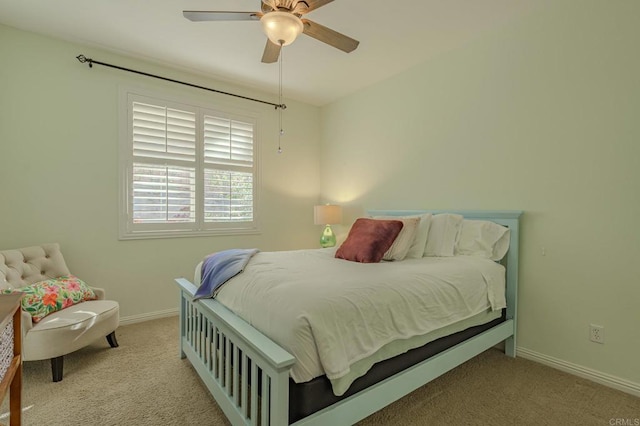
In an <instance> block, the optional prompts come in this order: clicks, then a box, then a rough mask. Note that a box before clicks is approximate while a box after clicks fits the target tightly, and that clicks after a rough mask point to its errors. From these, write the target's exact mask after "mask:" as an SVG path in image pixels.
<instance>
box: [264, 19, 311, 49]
mask: <svg viewBox="0 0 640 426" xmlns="http://www.w3.org/2000/svg"><path fill="white" fill-rule="evenodd" d="M260 22H262V29H263V30H264V32H265V34H266V35H267V37H269V40H271V41H272V42H273V43H275V44H278V45H280V44H281V45H282V46H287V45H289V44H291V43H293V42H294V40H295V39H296V37H298V36H299V35H300V33H301V32H302V30H303V29H304V24H303V23H302V21H301V20H300V18H298V17H297V16H296V15H294V14H292V13H289V12H279V11H273V12H269V13H265V14H264V15H263V16H262V18H260Z"/></svg>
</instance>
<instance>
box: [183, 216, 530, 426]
mask: <svg viewBox="0 0 640 426" xmlns="http://www.w3.org/2000/svg"><path fill="white" fill-rule="evenodd" d="M425 213H430V214H442V213H448V214H455V215H462V216H463V217H464V219H466V220H469V221H474V220H477V221H491V222H495V223H497V224H499V225H502V226H504V227H506V228H508V230H509V233H508V237H507V239H508V247H509V249H508V252H507V253H506V256H504V258H502V260H501V261H500V262H484V263H480V262H479V261H477V260H475V259H473V258H470V257H465V256H460V257H459V259H454V258H451V259H445V258H435V259H427V258H425V259H411V260H408V261H404V260H403V261H402V262H397V263H395V264H394V262H384V263H386V264H385V265H378V266H376V265H367V266H363V265H361V264H360V265H358V266H355V265H351V264H352V263H354V262H344V261H342V262H343V263H342V264H341V265H346V267H356V268H357V267H361V268H362V269H361V271H362V274H363V275H364V276H366V277H367V282H368V285H373V286H375V277H376V276H383V281H384V279H385V278H384V275H385V274H387V273H396V272H392V270H393V268H402V269H400V270H401V271H404V272H403V273H402V274H401V275H407V276H409V277H414V278H415V277H417V271H419V270H421V269H420V268H422V265H423V264H427V263H430V264H431V263H432V264H434V265H435V267H436V268H439V269H440V270H441V272H440V273H443V272H442V271H444V273H445V274H448V275H447V277H449V278H450V277H454V276H455V277H458V276H463V275H465V274H467V275H469V276H477V275H478V274H479V275H480V276H482V279H483V280H484V282H485V283H486V287H487V292H488V296H487V297H484V299H482V297H479V296H478V295H477V294H475V293H474V292H473V291H471V292H470V299H469V300H467V301H465V302H464V305H465V306H464V308H465V309H467V310H466V311H464V312H466V314H465V313H464V312H463V313H461V314H460V313H459V314H455V313H451V312H444V313H441V314H440V318H448V317H452V318H454V317H455V318H454V319H455V321H453V320H452V321H448V320H447V321H448V322H447V323H446V324H445V323H444V322H443V323H442V324H440V327H434V326H432V324H426V323H425V325H424V326H423V325H422V324H421V323H422V320H421V318H420V317H419V316H417V317H407V318H406V319H402V321H401V322H403V321H404V322H409V323H411V325H412V326H415V327H418V326H420V327H426V328H422V329H421V330H423V331H425V330H427V331H429V332H425V333H422V332H417V331H416V332H414V333H412V336H413V337H411V336H404V337H406V339H398V340H399V341H400V342H401V345H400V347H396V346H395V345H396V343H395V340H394V341H391V342H389V344H388V345H382V347H379V346H380V345H378V346H376V347H378V349H379V350H377V351H375V352H372V351H367V349H370V348H368V347H367V345H368V344H369V342H368V340H367V338H366V337H367V336H368V335H367V334H366V333H364V334H363V333H360V334H357V335H351V336H349V337H348V338H347V339H348V340H349V339H352V340H353V339H355V340H354V341H356V345H355V346H358V347H364V352H367V356H366V357H364V356H362V357H360V356H359V355H357V354H356V355H354V354H353V353H351V352H350V351H351V348H350V347H346V348H344V347H341V348H340V349H339V350H338V349H336V348H332V347H331V346H330V344H331V343H326V342H331V341H332V340H333V339H332V338H331V336H333V335H337V334H341V333H343V332H344V333H346V332H348V329H349V328H350V327H342V328H340V324H339V321H338V324H333V325H331V324H330V322H331V320H330V318H329V319H327V318H320V320H317V319H316V320H312V319H310V318H311V317H309V318H306V317H305V318H304V319H303V320H302V321H298V320H297V319H296V318H298V316H300V315H298V314H297V313H296V312H287V311H288V310H289V309H287V306H288V305H287V304H286V303H283V302H282V300H283V299H282V295H278V293H277V292H276V290H274V289H272V288H267V287H266V286H267V285H273V286H275V287H278V286H280V287H282V285H283V284H282V283H280V284H278V283H277V279H276V278H272V279H269V278H268V276H267V275H265V274H266V273H267V272H269V271H271V270H273V269H277V268H274V266H273V265H277V264H278V263H277V262H281V263H282V262H284V265H286V261H284V260H283V259H281V258H279V257H282V256H285V257H287V256H293V255H294V253H277V252H273V253H264V254H260V256H259V257H258V255H256V260H255V261H253V262H254V264H252V265H251V266H252V267H251V268H249V267H248V268H247V270H246V271H245V272H243V273H242V274H240V275H238V276H237V277H236V278H234V279H233V280H232V281H229V283H228V284H226V285H225V286H224V287H223V288H222V290H221V291H220V292H219V293H218V294H217V296H216V298H215V299H199V300H194V295H195V294H196V291H197V289H198V285H197V284H199V283H198V282H197V281H198V274H196V277H195V279H194V282H191V281H189V280H187V279H185V278H178V279H176V282H177V284H178V286H179V288H180V356H181V357H182V358H184V357H186V358H187V359H188V360H189V361H190V362H191V364H192V366H193V368H194V369H195V370H196V372H197V373H198V375H199V376H200V378H201V379H202V381H203V382H204V384H205V385H206V386H207V388H208V389H209V391H210V392H211V394H212V395H213V397H214V398H215V399H216V401H217V402H218V404H219V405H220V407H221V408H222V410H223V411H224V413H225V415H226V416H227V418H228V419H229V421H230V422H231V423H232V424H255V425H288V424H295V425H314V424H316V425H324V424H336V425H339V424H353V423H355V422H357V421H359V420H361V419H363V418H365V417H367V416H368V415H370V414H372V413H374V412H375V411H378V410H380V409H381V408H383V407H384V406H386V405H388V404H390V403H392V402H393V401H395V400H397V399H399V398H401V397H402V396H404V395H406V394H408V393H410V392H411V391H413V390H415V389H417V388H418V387H420V386H422V385H423V384H425V383H427V382H429V381H431V380H433V379H434V378H436V377H438V376H440V375H441V374H443V373H445V372H447V371H449V370H451V369H453V368H455V367H456V366H458V365H460V364H461V363H463V362H465V361H467V360H468V359H470V358H472V357H474V356H476V355H477V354H479V353H481V352H483V351H484V350H486V349H488V348H490V347H492V346H495V345H497V344H498V343H500V342H504V345H505V354H506V355H507V356H511V357H513V356H515V348H516V346H515V344H516V342H515V338H516V312H517V310H516V308H517V278H518V241H519V217H520V215H521V214H522V212H519V211H447V212H442V211H406V210H405V211H399V210H393V211H389V210H385V211H380V210H376V211H369V212H368V214H369V215H371V216H378V217H391V218H394V217H407V216H412V215H420V214H425ZM295 255H296V256H301V257H302V258H305V259H308V262H309V265H310V266H305V267H304V268H309V270H313V269H312V268H313V265H315V266H316V267H318V268H320V270H323V269H322V268H325V269H326V267H325V262H329V261H331V260H330V259H333V257H334V252H332V251H328V250H327V249H318V250H309V251H298V253H295ZM332 261H333V262H340V260H339V259H333V260H332ZM274 262H276V263H274ZM461 262H462V263H461ZM261 264H262V265H263V269H262V271H258V272H257V273H256V275H255V276H253V277H252V275H251V274H252V272H251V271H253V270H254V269H258V268H259V267H260V265H261ZM295 264H298V261H297V260H296V261H295ZM467 266H468V267H469V268H471V269H470V272H469V273H467V272H463V270H464V269H465V268H466V267H467ZM430 267H431V265H430ZM479 267H482V268H483V269H482V270H481V271H480V272H474V271H475V270H476V269H478V268H479ZM376 268H378V269H376ZM383 268H384V269H383ZM412 268H413V269H412ZM287 272H288V273H289V275H291V276H299V277H301V278H300V279H302V280H304V279H305V278H304V275H303V272H304V271H303V270H300V271H296V270H295V267H292V266H291V265H288V266H287ZM367 274H369V275H367ZM500 274H502V277H503V281H502V282H501V281H499V279H497V278H496V279H494V278H493V277H498V276H499V275H500ZM312 276H313V277H317V276H318V273H317V272H316V273H315V274H313V275H309V276H308V277H312ZM390 276H399V275H398V274H397V273H396V275H390ZM256 277H265V278H260V279H258V278H256ZM322 278H323V279H324V280H326V281H325V282H330V283H332V282H335V281H336V279H335V278H332V277H331V276H326V275H324V276H323V277H322ZM386 279H387V280H388V277H387V278H386ZM234 280H235V281H234ZM307 280H308V281H313V280H312V278H307ZM439 280H440V279H439ZM447 280H448V279H447ZM447 280H445V281H447ZM271 281H273V283H271ZM440 281H442V280H440ZM257 283H258V284H257ZM319 283H320V282H317V283H316V284H314V285H313V286H315V287H320V285H319ZM256 285H258V286H256ZM359 285H360V284H358V283H357V282H356V283H352V284H345V283H340V286H339V287H335V288H329V292H328V293H318V294H317V295H315V296H313V295H311V296H310V297H319V298H321V299H322V300H323V303H324V302H326V303H327V305H326V306H330V307H331V308H330V309H333V307H334V306H338V305H339V304H340V302H341V301H342V300H343V299H344V300H346V301H344V303H346V304H347V305H348V304H350V303H355V302H353V301H352V300H350V299H349V297H350V296H349V297H347V296H348V295H351V294H360V293H371V294H378V293H380V289H381V288H382V287H378V288H377V289H376V288H374V289H372V290H363V288H362V287H358V286H359ZM404 285H407V286H409V287H408V288H409V291H410V292H415V291H418V287H415V283H413V282H412V280H408V281H407V283H406V284H403V283H401V282H400V279H398V286H404ZM262 286H265V289H263V290H261V287H262ZM349 286H355V287H353V288H352V289H351V290H350V287H349ZM412 286H413V287H412ZM501 286H502V293H500V291H499V290H500V287H501ZM230 287H234V288H235V289H234V291H235V292H237V293H236V294H244V295H245V296H246V295H250V296H251V297H253V298H254V301H253V303H254V304H255V306H251V305H248V306H246V307H244V308H243V305H242V304H239V303H241V302H239V301H238V300H237V299H238V297H235V296H234V293H232V292H231V290H229V291H228V292H227V289H228V288H230ZM340 287H344V289H342V290H341V289H340ZM292 288H295V287H289V288H287V294H290V293H291V291H292ZM312 288H313V287H312ZM492 288H493V290H492ZM338 290H340V291H345V292H346V293H345V294H340V295H339V296H338V297H335V298H334V299H335V300H333V301H331V300H328V299H331V298H329V297H327V295H329V294H331V295H332V294H334V291H338ZM261 291H262V293H261ZM318 291H323V290H322V289H320V290H318ZM459 291H460V290H459V289H458V286H457V285H456V292H459ZM307 292H308V291H305V293H307ZM227 293H228V294H227ZM489 293H490V295H489ZM410 294H413V293H410ZM387 296H388V297H393V295H391V294H390V295H387ZM387 296H385V297H387ZM269 297H272V299H269ZM305 297H306V296H305ZM429 297H430V298H434V300H438V298H439V297H440V298H444V299H447V298H448V297H449V295H448V294H446V293H442V294H439V293H437V294H429ZM324 299H327V300H324ZM405 299H406V298H405ZM481 299H482V300H485V299H486V300H489V302H488V303H489V305H490V306H484V307H483V306H482V304H481V303H480V300H481ZM260 302H263V304H264V305H265V306H270V307H272V308H273V307H275V308H276V309H270V310H269V309H266V310H260V306H259V305H260ZM242 303H244V302H242ZM367 303H368V304H369V305H373V306H374V307H375V303H378V302H377V301H376V300H375V299H370V298H369V299H366V300H365V304H367ZM403 303H404V302H403ZM319 304H321V303H319ZM312 305H313V304H309V303H307V308H309V309H311V308H310V306H312ZM436 305H437V304H433V308H434V309H436V307H437V306H436ZM243 309H244V310H243ZM335 309H338V308H335ZM461 309H463V308H461ZM361 310H362V311H366V309H361V308H358V309H357V310H356V311H357V312H359V311H361ZM378 311H380V312H384V311H385V310H384V309H379V310H378ZM405 311H411V312H413V311H414V309H413V308H407V309H405ZM305 312H306V311H305ZM373 312H376V310H375V309H374V310H373ZM276 313H277V314H278V315H275V314H276ZM279 315H282V317H281V318H279ZM287 315H289V316H287ZM354 315H355V314H354ZM367 315H369V314H367ZM393 315H395V316H393V318H392V319H393V320H392V321H389V318H386V319H385V318H383V319H382V321H383V322H382V324H386V323H392V322H393V321H397V320H398V318H399V317H398V314H397V313H396V314H393ZM456 315H457V317H456ZM357 316H358V315H355V316H353V317H352V318H350V319H348V321H347V322H348V323H349V324H350V325H351V324H356V322H355V321H357V320H358V318H356V317H357ZM381 316H382V314H381ZM278 318H279V319H278ZM365 320H366V321H371V324H375V323H374V322H373V319H371V318H369V317H366V318H365ZM278 321H280V322H278ZM296 321H297V322H301V324H300V328H296V330H297V331H296V332H295V333H294V332H290V331H287V330H286V327H285V326H284V324H287V323H295V322H296ZM313 321H315V323H314V322H313ZM318 321H320V322H318ZM343 322H344V321H343ZM250 323H251V324H253V325H251V324H250ZM307 323H311V325H310V328H309V330H311V329H313V332H310V331H306V330H305V329H304V326H305V325H306V324H307ZM319 323H321V324H323V326H322V327H319V326H318V324H319ZM268 326H270V327H271V329H269V328H268ZM331 327H337V328H333V329H332V328H331ZM381 327H382V328H384V327H383V326H378V325H372V326H371V327H370V328H373V329H375V330H378V329H379V328H381ZM351 328H354V327H351ZM355 328H357V327H355ZM365 328H367V327H365ZM387 328H388V327H387ZM261 330H262V331H261ZM263 331H264V333H263ZM323 332H324V333H325V334H326V336H324V338H323V339H322V340H319V342H321V343H318V344H316V346H310V347H306V346H297V343H292V342H293V341H289V340H287V339H288V337H289V335H290V334H296V336H298V335H301V336H303V337H304V336H306V337H308V335H309V334H314V333H315V334H318V335H320V334H322V333H323ZM376 333H377V331H376ZM267 334H268V335H269V336H270V337H267ZM362 335H364V336H365V337H361V336H362ZM409 337H411V338H409ZM314 338H315V336H314ZM301 340H304V338H302V339H301ZM352 340H349V341H352ZM276 342H279V343H276ZM311 344H312V345H313V344H314V343H311ZM327 345H329V347H328V348H327V347H326V346H327ZM402 345H404V346H402ZM374 346H375V345H374ZM309 348H311V349H309ZM385 351H386V352H385ZM364 352H363V353H364ZM370 352H371V353H370ZM294 354H295V355H296V356H294ZM340 354H342V355H344V357H345V359H346V360H347V361H346V362H347V364H344V362H345V361H344V360H343V359H341V358H340V356H339V355H340ZM314 363H315V364H314ZM345 365H346V366H347V367H346V368H345ZM318 368H320V369H321V370H322V371H320V374H319V373H318V371H317V370H318ZM351 370H354V374H352V375H351V376H350V375H349V374H351V373H350V372H351ZM345 371H346V373H345ZM322 373H324V374H322ZM294 378H295V380H294Z"/></svg>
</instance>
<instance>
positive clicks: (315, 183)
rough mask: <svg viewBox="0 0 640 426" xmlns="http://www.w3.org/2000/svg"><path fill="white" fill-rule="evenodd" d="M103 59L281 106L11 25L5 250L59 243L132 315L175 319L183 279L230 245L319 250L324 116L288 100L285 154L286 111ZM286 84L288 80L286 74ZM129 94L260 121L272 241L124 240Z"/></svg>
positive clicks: (1, 117)
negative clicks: (122, 184) (124, 110)
mask: <svg viewBox="0 0 640 426" xmlns="http://www.w3.org/2000/svg"><path fill="white" fill-rule="evenodd" d="M80 53H84V54H85V55H86V56H88V57H93V58H94V59H96V60H100V61H103V62H108V63H114V64H117V65H121V66H125V67H130V68H135V69H140V70H144V71H147V72H151V73H155V74H159V75H163V76H167V77H171V78H175V79H182V80H185V81H188V82H192V83H196V84H200V85H203V86H206V87H212V88H215V89H218V90H224V91H229V92H234V93H238V94H241V95H245V96H251V97H257V98H260V99H265V100H269V101H276V100H277V97H275V96H274V95H269V94H265V93H260V92H259V91H257V90H250V89H246V88H240V87H234V86H232V85H229V84H226V83H224V82H220V81H215V80H212V79H207V78H204V77H202V76H197V75H190V74H188V73H185V72H179V71H176V70H172V69H168V68H164V67H161V66H157V65H153V64H150V63H145V62H140V61H136V60H132V59H129V58H125V57H122V56H119V55H115V54H112V53H108V52H105V51H101V50H99V49H95V48H88V47H84V46H79V45H75V44H72V43H67V42H62V41H56V40H53V39H51V38H46V37H42V36H38V35H35V34H32V33H27V32H23V31H19V30H16V29H12V28H9V27H6V26H0V58H2V65H1V66H0V181H1V182H2V183H3V185H4V186H3V188H2V190H0V191H1V194H2V197H0V200H1V201H0V249H9V248H17V247H24V246H27V245H32V244H38V243H42V242H54V241H57V242H59V243H60V244H61V245H62V249H63V253H64V254H65V257H66V259H67V263H68V264H69V267H70V269H71V271H72V272H73V273H75V274H76V275H78V276H80V277H81V278H83V279H84V280H85V281H87V282H89V283H90V284H92V285H95V286H99V287H104V288H105V289H106V290H107V295H108V296H109V297H111V298H114V299H116V300H118V301H119V302H120V305H121V315H122V316H123V317H125V319H126V318H129V319H131V318H133V319H140V318H143V317H144V316H146V315H154V314H157V313H158V312H160V313H162V312H165V311H170V310H175V309H176V308H177V297H178V292H177V288H176V286H175V285H174V283H173V278H174V277H178V276H187V277H191V276H192V275H193V273H192V270H193V267H194V266H195V263H196V262H197V260H198V259H201V258H202V257H203V256H204V255H206V254H208V253H211V252H214V251H217V250H221V249H226V248H234V247H258V248H260V249H262V250H283V249H292V248H300V247H315V246H316V244H317V239H318V235H319V233H320V232H321V230H320V229H319V228H318V227H315V226H314V225H313V205H314V204H316V203H317V199H318V193H319V179H320V177H319V173H320V172H319V163H318V160H317V158H318V153H319V133H320V132H319V126H320V123H319V117H320V112H319V109H318V108H317V107H312V106H308V105H305V104H300V103H296V102H292V101H287V106H288V109H287V110H286V112H285V117H284V124H285V129H286V131H287V132H286V135H285V137H284V138H283V148H284V153H283V154H281V155H278V154H277V153H276V149H277V146H278V145H277V134H278V118H277V115H276V112H275V111H274V108H273V107H271V106H262V105H261V104H257V103H251V102H247V101H244V100H237V99H235V98H230V97H226V96H223V95H218V94H214V93H210V92H205V91H201V90H198V89H191V88H185V87H183V86H179V85H176V84H174V83H168V82H161V81H158V80H152V79H149V78H146V77H141V76H136V75H133V74H129V73H125V72H122V71H117V70H113V69H109V68H105V67H101V66H98V65H96V66H94V68H93V69H89V68H88V66H87V65H81V64H80V63H79V62H78V61H77V60H76V59H75V56H77V55H78V54H80ZM274 76H275V77H277V74H274ZM122 86H135V87H143V88H148V89H151V90H154V89H155V90H162V91H170V92H171V93H177V94H187V95H189V96H195V97H197V98H198V99H202V100H203V101H205V100H206V101H208V102H212V103H214V104H216V105H227V106H231V107H235V108H244V109H251V110H252V111H256V112H257V113H258V114H259V124H258V125H259V127H258V135H257V138H258V142H259V145H260V146H259V150H260V151H259V155H260V163H259V166H260V172H261V183H262V188H261V193H260V204H259V207H260V219H261V222H262V233H261V234H260V235H249V236H234V237H201V238H171V239H153V240H137V241H119V240H118V222H117V220H118V135H119V133H118V94H119V89H120V87H122Z"/></svg>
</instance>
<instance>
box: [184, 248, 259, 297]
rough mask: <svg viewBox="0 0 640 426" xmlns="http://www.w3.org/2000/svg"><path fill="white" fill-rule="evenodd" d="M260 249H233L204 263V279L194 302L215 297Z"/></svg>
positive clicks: (206, 259) (213, 256)
mask: <svg viewBox="0 0 640 426" xmlns="http://www.w3.org/2000/svg"><path fill="white" fill-rule="evenodd" d="M258 251H259V250H258V249H231V250H224V251H221V252H218V253H214V254H212V255H210V256H208V257H207V258H205V259H204V261H203V262H202V278H201V280H200V287H199V288H198V291H196V294H195V296H194V300H197V299H203V298H207V297H214V296H215V292H216V290H218V289H219V288H220V287H222V285H223V284H224V283H226V282H227V281H229V280H230V279H231V278H233V277H235V276H236V275H238V274H239V273H240V272H242V271H243V270H244V268H245V266H247V263H249V260H250V259H251V257H252V256H253V255H254V254H256V253H258Z"/></svg>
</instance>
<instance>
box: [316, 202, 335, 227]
mask: <svg viewBox="0 0 640 426" xmlns="http://www.w3.org/2000/svg"><path fill="white" fill-rule="evenodd" d="M340 222H342V207H340V206H336V205H334V204H326V205H323V206H314V207H313V223H315V224H316V225H334V224H336V223H340Z"/></svg>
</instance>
